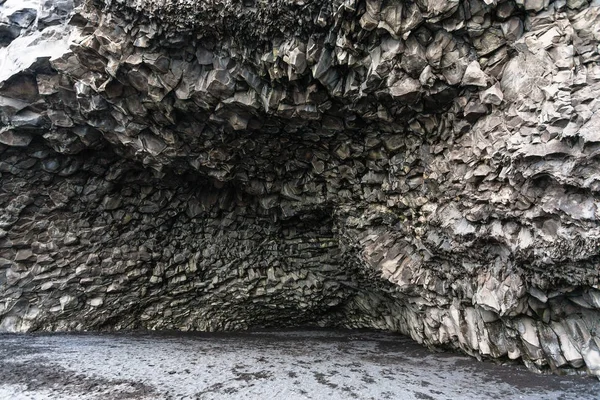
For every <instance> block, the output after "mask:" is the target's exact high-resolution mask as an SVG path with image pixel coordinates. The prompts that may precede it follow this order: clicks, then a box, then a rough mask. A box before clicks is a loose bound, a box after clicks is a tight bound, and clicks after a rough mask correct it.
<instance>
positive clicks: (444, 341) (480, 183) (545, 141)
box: [0, 1, 600, 374]
mask: <svg viewBox="0 0 600 400" xmlns="http://www.w3.org/2000/svg"><path fill="white" fill-rule="evenodd" d="M584 3H585V4H584ZM257 4H258V5H257ZM260 4H262V3H260ZM260 4H259V2H257V3H256V4H254V6H253V7H254V8H247V4H246V5H245V4H244V3H242V2H220V3H219V2H214V3H207V2H185V3H182V2H135V3H134V2H127V1H125V2H112V3H109V2H105V3H99V2H95V3H92V2H86V3H85V7H84V8H81V9H80V11H78V12H79V14H78V16H77V17H74V18H73V19H72V21H73V22H72V24H71V25H69V26H68V27H66V26H65V27H64V28H63V29H64V30H63V31H62V32H66V30H67V29H73V30H74V34H73V36H71V45H70V48H67V47H62V49H63V50H62V51H64V53H63V54H62V55H58V56H56V57H47V58H45V60H47V61H45V60H44V62H43V63H40V62H34V63H29V64H27V63H25V64H26V65H25V64H23V71H22V75H19V74H18V73H17V78H18V79H16V78H13V79H14V82H12V89H10V87H11V85H7V84H6V83H5V86H4V87H3V90H4V91H3V93H2V95H3V96H4V99H5V100H3V103H2V112H3V120H2V124H3V127H2V128H1V129H2V133H1V134H0V139H1V140H0V142H1V143H3V145H2V147H0V150H2V160H3V164H2V168H3V169H2V174H3V175H2V177H1V179H2V180H3V190H4V192H3V196H4V198H3V199H2V201H3V203H2V204H3V206H4V210H3V219H2V221H3V225H2V229H3V230H4V232H5V233H3V234H2V238H1V239H0V240H1V246H0V247H1V248H2V249H3V251H2V256H1V257H2V260H5V261H3V264H2V266H3V271H5V272H4V274H3V275H0V277H2V276H4V280H3V283H2V284H3V285H4V286H3V287H2V290H4V292H2V293H3V299H4V303H3V309H2V310H3V311H2V313H3V314H2V315H3V317H2V318H3V319H2V327H3V329H16V330H31V329H50V330H61V329H89V328H94V329H119V328H121V329H122V328H128V327H129V328H131V327H149V328H155V329H161V328H162V329H165V328H169V329H170V328H179V329H199V330H223V329H240V328H244V327H247V326H253V325H254V326H256V325H259V326H260V325H269V324H272V325H286V324H291V325H293V324H297V323H307V322H312V323H317V324H325V325H327V324H331V325H334V326H349V327H376V328H380V329H389V330H394V331H400V332H403V333H405V334H408V335H410V336H411V337H413V338H414V339H416V340H417V341H419V342H421V343H424V344H426V345H429V346H449V347H453V348H458V349H461V350H463V351H465V352H467V353H469V354H473V355H477V356H481V355H483V356H489V357H494V358H502V357H508V358H521V359H523V361H524V362H525V363H526V364H527V365H528V366H529V367H530V368H533V369H542V368H550V369H553V370H557V369H558V368H564V367H570V368H587V369H588V371H589V372H592V373H595V374H597V373H598V372H597V368H598V366H597V362H596V361H595V360H596V357H597V354H598V338H597V336H596V334H595V332H596V328H595V323H596V322H595V321H597V320H598V301H597V300H598V299H597V297H598V288H599V287H598V266H597V262H598V255H597V248H598V247H597V245H598V242H599V239H598V238H599V237H600V233H599V229H598V224H597V216H596V212H597V211H596V209H595V207H596V204H597V201H598V197H597V180H595V178H594V177H593V175H590V171H592V170H593V168H594V163H595V161H594V160H595V158H594V156H595V148H596V135H595V134H594V127H595V126H596V125H597V124H596V123H595V121H596V119H597V118H596V117H595V116H596V115H597V112H596V111H597V109H598V104H597V101H596V100H595V98H596V93H598V89H599V84H598V81H599V80H600V67H599V66H598V57H599V56H598V50H597V43H598V38H597V35H596V36H595V31H594V26H598V19H599V17H598V15H599V12H598V5H596V4H594V3H592V4H588V3H587V2H560V1H558V2H553V3H545V2H536V1H533V2H531V1H527V2H524V3H523V4H520V3H519V2H510V1H505V2H444V3H443V4H442V3H440V2H433V1H419V2H415V3H412V2H392V1H390V2H377V1H368V2H352V1H345V2H341V1H340V2H317V1H313V2H306V4H304V5H302V4H300V3H298V2H280V3H277V4H276V5H275V6H273V7H271V8H269V7H263V8H260V7H259V6H260ZM182 5H183V6H184V7H179V6H182ZM307 5H308V6H310V7H312V8H309V9H308V10H307V11H306V12H303V13H302V14H301V15H299V17H301V18H304V19H307V20H310V22H307V23H306V24H304V23H303V24H302V25H300V24H296V25H291V24H290V25H289V26H286V27H285V28H284V29H283V30H281V29H280V30H279V31H278V32H277V26H276V25H274V24H273V23H274V22H276V21H277V18H275V17H272V18H271V17H269V18H271V19H269V20H268V21H267V22H271V24H269V23H266V22H265V21H266V20H265V18H267V19H268V17H266V16H269V15H271V16H273V15H276V14H277V13H280V14H282V15H283V14H286V15H288V16H290V15H294V16H295V15H296V14H294V10H297V9H298V7H305V6H307ZM136 7H137V8H136ZM160 7H164V8H160ZM185 7H192V8H194V7H208V9H206V10H205V11H206V12H205V13H203V12H185V13H184V12H183V10H188V9H187V8H185ZM241 7H244V10H243V11H240V10H242V8H241ZM257 7H258V8H257ZM162 10H173V11H168V12H163V11H162ZM317 10H318V12H317ZM324 10H325V11H324ZM268 12H272V13H275V14H269V13H268ZM211 13H212V14H211ZM240 13H245V14H244V15H247V16H249V18H248V19H243V18H242V19H241V20H240V21H239V23H240V24H245V25H244V26H245V27H246V28H248V27H249V28H251V29H252V30H253V32H252V34H251V35H250V34H248V35H245V34H244V35H243V36H242V37H241V38H240V37H233V34H234V33H236V32H237V33H238V34H239V33H240V32H243V30H241V29H240V28H239V26H240V25H239V24H238V25H236V24H231V25H227V21H228V20H227V18H230V17H232V16H236V15H237V16H239V15H241V14H240ZM261 13H263V14H261ZM211 15H216V16H215V17H211V18H208V17H207V16H211ZM250 16H251V17H252V18H254V19H252V18H250ZM321 16H322V17H321ZM181 18H184V19H181ZM187 18H192V19H193V21H191V20H188V19H187ZM219 18H221V19H219ZM186 21H187V22H186ZM165 22H166V23H167V26H165V25H164V23H165ZM215 25H218V27H222V30H219V29H212V30H211V27H212V28H214V27H215ZM50 28H52V29H57V28H56V27H52V26H45V25H40V28H39V29H38V30H37V31H36V30H35V29H34V30H33V33H32V34H33V35H40V33H38V32H41V33H42V34H43V32H44V31H46V30H47V29H50ZM20 29H25V28H20ZM286 29H287V30H286ZM58 31H60V29H58ZM296 31H297V32H296ZM182 32H183V33H182ZM190 32H195V35H191V34H190ZM273 32H276V34H274V33H273ZM19 34H27V32H25V31H23V32H22V31H19ZM257 35H258V36H260V37H261V40H257V39H256V38H255V36H257ZM42 36H44V35H42ZM27 37H28V36H24V39H16V40H24V41H25V40H29V39H27ZM44 37H48V36H47V35H46V36H44ZM13 43H14V41H13V42H11V44H10V45H9V50H10V46H13V51H14V50H15V49H18V48H19V47H18V46H16V45H14V44H13ZM18 43H19V42H17V44H18ZM23 56H27V54H23ZM48 64H49V65H48ZM23 76H25V77H26V79H25V78H23V79H21V78H19V77H23ZM32 79H33V80H32ZM9 83H11V82H10V81H9ZM9 89H10V90H9ZM525 89H526V90H525ZM19 90H22V93H19ZM148 168H149V169H148ZM42 188H43V189H42ZM0 233H1V232H0ZM382 278H383V279H382Z"/></svg>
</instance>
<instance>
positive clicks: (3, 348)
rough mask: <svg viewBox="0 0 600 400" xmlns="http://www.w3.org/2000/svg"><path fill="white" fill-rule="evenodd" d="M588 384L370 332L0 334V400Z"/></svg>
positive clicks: (442, 392) (526, 393) (397, 392)
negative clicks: (428, 348) (429, 349)
mask: <svg viewBox="0 0 600 400" xmlns="http://www.w3.org/2000/svg"><path fill="white" fill-rule="evenodd" d="M599 393H600V382H598V380H596V379H593V378H589V377H581V376H553V375H536V374H534V373H532V372H529V371H527V370H525V369H524V368H523V367H520V366H514V365H504V366H502V365H497V364H493V363H491V362H478V361H476V360H474V359H471V358H468V357H465V356H461V355H457V354H452V353H435V354H434V353H430V352H429V351H427V350H426V349H424V348H422V347H421V346H419V345H418V344H416V343H414V342H412V341H411V340H410V339H408V338H405V337H402V336H397V335H392V334H386V333H380V332H369V331H331V330H293V331H256V332H249V333H236V334H203V333H193V334H188V333H155V332H151V333H145V332H144V333H138V332H136V333H126V334H125V333H119V334H112V333H111V334H97V333H96V334H19V335H17V334H2V335H0V399H14V400H21V399H34V400H39V399H61V400H71V399H280V398H282V399H286V400H292V399H377V400H379V399H402V400H410V399H452V400H454V399H478V400H481V399H597V398H598V396H600V395H599Z"/></svg>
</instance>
